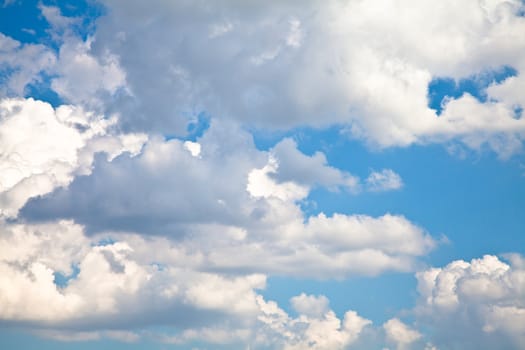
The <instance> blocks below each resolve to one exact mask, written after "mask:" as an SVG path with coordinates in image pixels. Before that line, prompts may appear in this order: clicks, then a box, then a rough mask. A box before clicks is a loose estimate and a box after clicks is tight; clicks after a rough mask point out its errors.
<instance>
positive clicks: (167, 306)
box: [0, 221, 370, 349]
mask: <svg viewBox="0 0 525 350" xmlns="http://www.w3.org/2000/svg"><path fill="white" fill-rule="evenodd" d="M2 231H3V232H4V234H3V236H2V242H1V243H2V246H7V247H10V249H8V250H7V251H5V252H3V253H2V255H0V270H1V272H2V273H1V274H0V295H1V296H2V298H1V299H0V315H1V317H0V318H1V319H2V320H3V322H10V321H16V322H17V323H18V325H21V326H24V325H26V326H31V325H35V324H40V327H39V329H40V330H38V331H37V334H38V335H40V336H44V337H48V338H52V339H56V340H61V341H84V340H94V339H100V338H102V337H104V338H112V339H117V340H120V341H125V342H134V341H137V340H138V339H139V337H141V336H152V337H154V338H157V339H158V340H161V341H164V342H170V343H177V344H179V343H186V342H189V341H192V340H196V339H198V340H205V341H208V342H212V343H219V344H238V343H241V344H242V343H244V344H253V345H254V346H259V345H272V346H276V347H279V348H287V349H342V348H344V347H345V346H347V345H348V344H350V343H352V342H354V341H355V340H356V339H357V337H358V336H359V334H360V333H361V330H362V329H363V327H365V326H366V325H368V324H370V321H368V320H366V319H364V318H362V317H360V316H358V315H357V313H355V312H353V311H348V312H347V313H346V314H345V316H344V318H343V319H339V318H338V317H337V316H336V315H335V313H334V312H333V311H332V310H330V309H329V308H328V300H327V298H326V297H324V296H317V297H316V296H310V295H305V294H301V295H299V296H297V297H294V298H292V300H291V302H292V304H293V305H294V307H295V309H296V311H297V312H298V313H299V315H298V316H297V317H296V318H292V317H290V316H289V315H288V314H287V313H286V312H284V311H283V310H282V309H281V308H280V307H279V306H278V305H277V304H276V303H275V302H272V301H266V300H264V299H263V297H262V296H260V295H259V294H258V293H257V290H259V289H263V288H264V287H265V283H266V277H265V276H264V275H257V274H245V275H240V276H228V275H224V274H221V273H209V272H201V271H199V270H197V269H194V268H193V267H192V266H191V264H188V262H187V260H186V259H185V257H181V256H179V257H178V258H177V257H176V256H175V255H173V254H172V255H170V258H171V261H170V262H167V261H163V262H162V263H161V264H158V263H157V262H158V261H159V260H158V259H159V258H161V257H160V255H161V254H162V251H160V252H159V251H158V245H157V242H156V241H155V240H154V239H153V240H144V239H143V238H139V236H135V241H134V240H133V239H128V240H123V241H115V242H111V243H109V242H106V243H104V245H97V244H96V242H97V240H98V239H99V237H98V238H97V237H92V238H88V237H86V236H84V234H83V230H82V227H80V226H79V225H76V224H74V223H73V222H71V221H61V222H56V223H48V224H41V225H22V224H17V225H11V224H6V223H4V224H3V226H2ZM121 238H125V237H122V236H121ZM137 239H138V241H137ZM141 251H144V252H145V254H142V253H141ZM71 266H76V269H78V270H77V272H76V273H73V272H72V269H71ZM57 272H61V273H62V274H63V275H66V276H68V280H67V282H66V283H65V284H64V285H60V286H59V285H57V284H56V282H55V281H54V279H55V273H57ZM157 324H169V325H173V326H174V327H176V328H175V329H176V330H177V332H178V335H176V336H170V335H169V333H167V334H164V333H163V332H158V331H151V332H149V335H148V332H146V331H144V328H147V327H148V326H154V325H157ZM122 327H124V328H122ZM128 328H133V329H138V332H131V331H128V330H126V329H128ZM141 329H142V330H141Z"/></svg>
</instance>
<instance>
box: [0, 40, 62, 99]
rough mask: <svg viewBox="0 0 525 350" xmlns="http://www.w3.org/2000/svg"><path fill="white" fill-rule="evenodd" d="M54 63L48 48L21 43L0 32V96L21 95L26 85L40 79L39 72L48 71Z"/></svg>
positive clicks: (51, 52) (52, 55) (54, 57)
mask: <svg viewBox="0 0 525 350" xmlns="http://www.w3.org/2000/svg"><path fill="white" fill-rule="evenodd" d="M55 64H56V56H55V54H54V52H53V51H52V50H51V49H50V48H48V47H46V46H44V45H35V44H22V43H20V42H19V41H17V40H14V39H12V38H10V37H8V36H6V35H4V34H2V33H0V76H1V80H0V82H1V84H0V97H6V96H9V97H12V96H23V95H24V93H25V92H26V91H25V89H26V86H27V85H29V84H31V83H36V82H39V81H42V76H41V73H43V72H46V71H48V72H49V71H50V70H51V69H52V68H53V67H54V66H55Z"/></svg>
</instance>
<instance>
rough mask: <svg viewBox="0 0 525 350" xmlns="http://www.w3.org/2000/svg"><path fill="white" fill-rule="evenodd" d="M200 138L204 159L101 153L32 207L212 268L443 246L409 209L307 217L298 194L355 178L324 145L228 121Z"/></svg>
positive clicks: (291, 264)
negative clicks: (255, 135)
mask: <svg viewBox="0 0 525 350" xmlns="http://www.w3.org/2000/svg"><path fill="white" fill-rule="evenodd" d="M198 144H199V145H200V148H201V150H200V153H199V156H198V157H194V156H192V154H191V153H190V152H188V150H187V149H186V147H187V146H186V145H187V143H186V142H183V141H180V140H177V139H172V140H169V141H163V140H160V139H152V140H150V141H149V142H148V143H147V144H146V145H145V146H144V149H143V151H142V153H141V154H140V155H138V156H136V157H134V158H128V157H120V158H117V159H115V160H113V161H112V162H111V163H109V162H107V161H103V160H101V161H99V162H98V163H97V164H96V166H95V169H94V171H93V173H92V174H91V175H90V176H86V177H80V178H77V180H75V181H74V182H73V183H72V184H71V185H70V186H69V187H68V188H67V189H60V190H57V191H55V192H54V193H52V194H50V195H48V196H46V197H42V198H39V199H35V200H32V201H31V202H30V203H29V204H28V205H27V206H26V207H25V208H24V209H23V215H24V217H26V218H29V219H31V218H32V219H38V220H42V219H53V218H72V219H74V220H76V221H77V222H79V223H81V224H85V225H86V226H87V229H88V232H91V233H94V232H111V231H114V232H136V233H139V234H150V235H159V236H167V237H170V238H172V239H174V240H175V241H177V242H178V243H177V245H178V247H179V249H180V251H181V252H184V254H186V255H187V258H188V259H189V260H188V261H192V259H191V258H190V256H191V255H193V254H199V255H200V256H201V257H202V261H201V266H202V268H207V269H221V270H229V271H240V270H242V271H252V272H260V273H270V272H271V273H279V274H287V275H299V276H309V277H318V278H329V277H339V278H342V277H344V276H347V275H350V274H366V275H375V274H378V273H381V272H383V271H387V270H396V271H409V270H411V269H413V268H414V266H415V263H416V261H417V258H418V257H420V256H422V255H424V254H426V253H427V252H428V251H429V250H431V249H432V248H433V247H434V246H435V242H434V240H433V239H432V238H431V237H430V236H429V235H428V234H427V233H426V232H425V231H424V230H423V229H421V228H420V227H418V226H416V225H414V224H413V223H411V222H410V221H409V220H407V219H406V218H404V217H403V216H400V215H391V214H386V215H383V216H380V217H371V216H367V215H345V214H333V215H330V216H327V215H325V214H323V213H320V214H318V215H314V216H311V217H305V216H304V213H303V212H302V210H301V208H300V204H299V203H297V200H299V199H303V198H305V197H306V196H307V195H308V192H309V191H310V189H311V186H314V185H316V184H319V185H324V186H330V187H331V186H348V184H349V183H351V184H352V186H353V184H354V177H353V176H351V175H350V174H348V173H345V172H342V171H340V170H339V169H336V168H333V167H331V166H329V165H328V164H326V159H325V157H324V156H323V155H322V154H321V153H316V154H314V155H313V156H306V155H304V154H302V153H301V152H299V151H298V150H297V149H296V145H295V144H294V143H292V142H291V141H286V140H285V141H283V142H282V143H279V144H278V145H277V146H276V147H275V148H274V149H272V150H270V152H263V151H259V150H257V149H256V148H255V146H254V145H253V141H252V140H251V138H250V136H249V134H247V133H244V132H243V131H241V130H239V129H238V128H237V127H235V126H234V125H228V124H227V125H223V124H220V123H214V124H212V126H211V128H210V129H209V130H208V131H207V132H206V133H205V134H204V135H203V136H202V137H201V138H199V139H198ZM274 157H275V158H277V157H278V162H279V166H278V167H277V160H276V161H273V160H272V159H275V158H274ZM268 159H269V160H270V161H269V162H268ZM267 162H268V163H267ZM265 163H266V165H265ZM181 169H183V171H182V170H181ZM145 183H147V184H149V185H148V186H144V184H145ZM130 188H132V189H134V190H133V191H130V190H129V189H130ZM351 188H352V187H351ZM70 203H75V205H70ZM82 208H89V211H86V210H83V209H82Z"/></svg>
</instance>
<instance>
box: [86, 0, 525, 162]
mask: <svg viewBox="0 0 525 350" xmlns="http://www.w3.org/2000/svg"><path fill="white" fill-rule="evenodd" d="M104 3H105V5H106V6H107V7H108V8H109V9H110V10H109V11H108V14H107V15H106V16H104V17H102V18H100V20H99V21H98V22H97V24H98V26H97V32H96V34H95V37H96V41H95V45H96V47H97V49H96V50H95V52H100V53H103V52H111V53H112V54H114V55H116V56H118V57H120V58H121V68H122V70H123V71H125V72H126V77H127V82H128V84H129V88H130V89H131V91H133V94H134V98H133V99H131V100H122V101H120V102H119V105H118V106H115V108H117V109H120V110H124V111H126V112H129V113H126V119H125V120H123V122H124V123H125V125H127V126H129V127H135V128H149V129H150V130H151V129H153V130H166V129H167V130H169V131H170V132H172V131H173V132H178V133H180V134H182V133H184V130H185V125H186V123H187V121H188V115H192V114H195V113H199V112H200V111H202V110H206V111H207V112H209V113H210V114H211V115H212V116H221V118H222V116H228V117H231V118H234V119H237V120H238V121H241V122H242V123H246V124H249V125H251V126H263V127H266V128H289V127H291V126H301V125H305V124H306V125H311V126H322V125H330V124H333V123H339V124H341V125H344V126H345V128H346V129H347V130H348V132H349V133H350V134H351V135H352V136H353V137H357V138H360V139H364V140H366V141H367V142H368V143H370V144H371V145H373V146H375V147H380V148H383V147H391V146H407V145H410V144H413V143H429V142H449V141H450V140H460V141H461V142H463V143H464V144H465V145H466V146H468V147H470V148H473V149H481V148H486V147H488V148H490V149H493V150H494V151H496V152H497V153H498V154H500V155H501V156H502V157H506V156H509V155H510V154H513V153H515V152H517V151H518V150H519V149H520V148H521V143H522V140H523V138H524V135H525V124H524V123H525V122H524V120H523V119H520V120H518V119H516V118H514V112H513V111H514V108H515V107H516V105H517V101H520V102H519V103H520V105H521V99H519V98H516V96H515V93H514V92H513V91H519V90H517V89H514V88H513V86H515V87H516V88H517V87H518V86H521V85H522V84H521V80H523V78H522V76H523V74H521V73H522V72H523V70H524V69H525V54H524V53H525V48H524V46H523V45H522V43H523V42H524V40H523V39H524V37H523V36H524V34H523V33H525V19H524V18H523V16H520V15H519V14H520V13H521V12H520V11H522V10H523V4H522V3H521V2H520V1H517V0H512V1H493V2H491V3H490V5H489V4H488V3H487V2H479V1H475V0H469V1H463V2H462V3H461V4H458V3H457V2H454V1H446V2H439V3H436V2H434V1H422V2H419V3H418V4H417V5H413V6H412V5H411V6H410V8H408V7H407V6H405V5H403V4H401V3H395V2H389V1H384V0H375V1H373V2H367V3H366V4H365V3H362V2H359V1H349V2H337V1H333V2H328V3H326V4H323V6H319V4H318V3H316V2H306V3H303V4H301V7H297V6H294V5H293V4H290V3H282V4H279V5H278V6H274V5H272V6H268V5H266V4H246V5H239V4H238V3H227V2H219V3H215V4H214V5H211V6H210V5H206V6H203V5H200V4H198V3H193V4H165V3H162V2H152V3H150V5H149V6H148V7H145V6H143V5H142V4H130V5H129V4H126V6H122V4H120V3H119V2H115V1H112V0H107V1H104ZM159 11H160V12H162V13H164V14H165V17H163V19H158V17H157V16H156V14H158V13H159ZM151 18H157V20H156V21H155V22H152V21H150V19H151ZM190 18H191V20H189V19H190ZM137 23H150V25H148V26H147V27H145V28H141V30H137V28H136V25H137ZM117 33H118V34H117ZM121 33H133V35H128V36H126V38H125V40H117V39H118V38H116V37H115V36H117V35H118V36H119V37H122V35H121ZM190 36H191V38H192V39H191V40H185V38H187V37H190ZM149 38H155V40H149ZM164 43H169V45H168V44H164ZM138 46H140V47H141V48H142V49H141V50H136V48H137V47H138ZM202 47H206V50H207V53H208V54H207V55H202V51H201V49H200V48H202ZM106 50H107V51H106ZM151 52H157V54H156V55H151V54H150V53H151ZM443 53H446V54H443ZM129 57H133V59H128V58H129ZM254 63H255V64H254ZM502 66H512V67H514V68H515V69H516V70H517V71H518V76H517V77H515V78H513V79H512V80H509V81H504V82H502V83H500V84H493V85H494V86H492V87H491V88H490V89H489V96H492V97H495V98H497V100H496V101H494V100H491V99H488V100H487V102H484V103H481V102H477V101H471V100H469V98H468V96H466V97H463V98H459V99H457V100H452V101H450V102H449V103H448V104H446V105H445V106H444V111H443V113H442V115H441V116H439V117H438V116H437V115H436V112H435V111H433V110H431V109H430V108H429V107H428V101H427V99H428V98H427V94H428V84H429V82H430V81H431V79H432V78H434V77H441V76H448V77H452V78H454V79H459V78H465V77H469V76H472V75H476V74H483V73H484V72H486V71H487V70H492V69H494V68H498V67H502ZM217 67H220V68H217ZM168 72H173V74H171V75H170V74H169V73H168ZM158 77H162V78H161V79H159V78H158ZM520 84H521V85H520ZM500 86H501V88H499V87H500ZM506 86H508V87H506ZM131 106H133V107H134V108H133V109H132V108H131ZM174 106H175V110H174ZM152 114H153V115H156V116H157V118H155V121H154V122H153V123H148V124H144V123H143V122H142V121H141V119H142V118H144V116H145V115H152Z"/></svg>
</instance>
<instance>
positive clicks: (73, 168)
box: [0, 98, 146, 217]
mask: <svg viewBox="0 0 525 350" xmlns="http://www.w3.org/2000/svg"><path fill="white" fill-rule="evenodd" d="M115 122H116V120H115V119H104V118H102V117H100V116H97V115H94V114H92V113H89V112H86V111H84V110H83V109H82V108H77V107H74V106H67V105H64V106H60V107H58V108H57V109H54V108H53V107H51V105H49V104H48V103H45V102H41V101H35V100H33V99H31V98H29V99H3V100H0V151H1V155H0V203H1V207H2V209H0V215H1V216H8V217H9V216H16V215H17V212H18V210H19V209H20V208H21V207H22V206H23V205H24V204H25V203H26V201H27V200H28V199H29V198H32V197H35V196H38V195H43V194H46V193H49V192H51V191H53V189H55V188H57V187H60V186H66V185H68V184H69V183H70V182H71V181H72V180H73V178H74V176H75V175H77V174H88V173H89V172H90V171H91V164H92V162H93V156H94V154H95V153H96V152H106V153H107V154H108V158H110V159H112V158H114V157H115V156H117V155H119V154H121V153H122V152H131V153H132V154H136V153H138V152H139V151H140V148H141V146H142V144H143V143H144V141H145V139H146V137H145V136H144V135H140V134H128V135H116V136H110V135H109V134H108V129H109V128H110V127H111V125H112V124H115Z"/></svg>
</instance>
